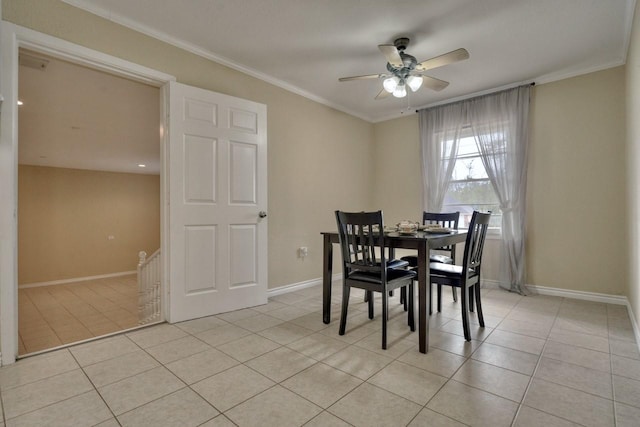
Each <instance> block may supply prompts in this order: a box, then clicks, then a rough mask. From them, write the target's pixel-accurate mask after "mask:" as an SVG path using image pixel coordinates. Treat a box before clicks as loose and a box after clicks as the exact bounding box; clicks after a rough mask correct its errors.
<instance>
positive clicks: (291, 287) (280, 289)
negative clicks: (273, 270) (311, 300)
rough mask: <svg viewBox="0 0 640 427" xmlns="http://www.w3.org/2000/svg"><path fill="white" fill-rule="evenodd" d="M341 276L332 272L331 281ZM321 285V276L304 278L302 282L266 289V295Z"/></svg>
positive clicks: (286, 292)
mask: <svg viewBox="0 0 640 427" xmlns="http://www.w3.org/2000/svg"><path fill="white" fill-rule="evenodd" d="M341 278H342V273H338V274H334V275H333V277H332V278H331V283H333V282H335V281H338V280H340V279H341ZM317 285H322V278H319V279H311V280H305V281H304V282H298V283H292V284H291V285H284V286H279V287H277V288H273V289H269V290H268V291H267V297H268V298H271V297H275V296H277V295H282V294H288V293H289V292H295V291H299V290H302V289H306V288H311V287H313V286H317Z"/></svg>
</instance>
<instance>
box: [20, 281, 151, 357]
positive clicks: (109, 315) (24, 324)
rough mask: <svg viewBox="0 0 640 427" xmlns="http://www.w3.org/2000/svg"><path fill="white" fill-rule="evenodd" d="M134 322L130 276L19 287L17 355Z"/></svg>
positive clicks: (134, 291)
mask: <svg viewBox="0 0 640 427" xmlns="http://www.w3.org/2000/svg"><path fill="white" fill-rule="evenodd" d="M135 326H138V285H137V279H136V275H135V274H132V275H126V276H118V277H110V278H104V279H96V280H88V281H82V282H74V283H68V284H63V285H53V286H39V287H34V288H22V289H19V290H18V338H19V348H18V354H20V355H23V354H28V353H33V352H38V351H41V350H46V349H49V348H53V347H57V346H60V345H63V344H69V343H74V342H77V341H82V340H86V339H88V338H93V337H98V336H101V335H107V334H110V333H114V332H118V331H123V330H125V329H129V328H133V327H135Z"/></svg>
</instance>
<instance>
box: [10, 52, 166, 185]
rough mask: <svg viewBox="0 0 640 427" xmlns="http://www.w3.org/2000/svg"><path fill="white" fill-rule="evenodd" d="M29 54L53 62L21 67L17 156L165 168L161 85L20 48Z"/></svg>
mask: <svg viewBox="0 0 640 427" xmlns="http://www.w3.org/2000/svg"><path fill="white" fill-rule="evenodd" d="M28 58H35V59H36V61H35V62H38V61H39V60H40V59H43V60H44V61H48V62H47V63H46V68H45V69H39V68H33V67H30V66H25V65H20V67H19V70H18V99H19V100H21V101H22V102H23V103H24V104H23V105H22V106H20V107H18V135H19V144H18V162H19V163H20V164H23V165H37V166H51V167H60V168H71V169H88V170H100V171H111V172H129V173H142V174H159V173H160V91H159V89H158V88H156V87H151V86H148V85H145V84H143V83H138V82H134V81H131V80H127V79H124V78H121V77H116V76H114V75H111V74H107V73H103V72H100V71H96V70H92V69H89V68H85V67H83V66H80V65H76V64H72V63H69V62H65V61H61V60H57V59H55V58H51V57H49V56H46V55H43V54H40V53H34V52H29V51H26V50H24V49H21V50H20V61H21V63H24V61H25V59H27V61H28ZM43 63H44V62H43ZM138 164H144V165H146V167H145V168H140V167H138Z"/></svg>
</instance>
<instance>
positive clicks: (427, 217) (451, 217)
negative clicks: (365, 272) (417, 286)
mask: <svg viewBox="0 0 640 427" xmlns="http://www.w3.org/2000/svg"><path fill="white" fill-rule="evenodd" d="M459 220H460V212H446V213H435V212H422V224H423V225H430V224H435V225H439V226H440V227H444V228H451V229H453V230H457V229H458V221H459ZM437 250H438V251H441V252H447V254H446V255H444V254H441V253H440V254H431V255H429V262H441V263H444V264H454V263H455V262H456V245H450V246H443V247H441V248H437ZM400 260H401V261H405V262H407V263H408V264H409V267H417V266H418V257H417V256H416V255H407V256H403V257H402V258H400ZM451 293H452V294H453V301H455V302H457V301H458V292H457V291H456V288H451ZM429 295H431V287H429ZM405 296H406V292H405V290H404V289H403V290H401V291H400V303H404V305H405V311H406V310H407V303H406V298H405ZM431 312H432V304H431V298H429V314H431Z"/></svg>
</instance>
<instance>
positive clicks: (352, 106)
mask: <svg viewBox="0 0 640 427" xmlns="http://www.w3.org/2000/svg"><path fill="white" fill-rule="evenodd" d="M64 1H66V2H67V3H70V4H72V5H75V6H78V7H81V8H85V9H87V10H89V11H91V12H93V13H96V14H98V15H101V16H103V17H105V18H107V19H111V20H113V21H115V22H118V23H120V24H123V25H126V26H129V27H131V28H134V29H136V30H139V31H142V32H144V33H146V34H150V35H152V36H154V37H158V38H161V39H163V40H166V41H168V42H170V43H173V44H175V45H177V46H180V47H183V48H186V49H188V50H191V51H193V52H196V53H199V54H201V55H204V56H206V57H209V58H211V59H214V60H216V61H218V62H221V63H223V64H225V65H228V66H230V67H233V68H236V69H238V70H242V71H244V72H246V73H249V74H251V75H253V76H257V77H259V78H262V79H264V80H266V81H269V82H271V83H274V84H276V85H278V86H281V87H284V88H286V89H289V90H292V91H294V92H296V93H299V94H302V95H304V96H307V97H309V98H311V99H314V100H316V101H319V102H322V103H324V104H327V105H330V106H333V107H335V108H337V109H339V110H342V111H345V112H348V113H351V114H353V115H356V116H358V117H361V118H363V119H366V120H369V121H372V122H377V121H381V120H385V119H388V118H392V117H397V116H399V115H400V114H401V113H403V112H404V111H407V110H415V109H416V108H419V107H424V106H429V105H434V104H437V103H442V102H444V101H447V100H453V99H457V98H461V97H465V96H468V95H470V94H479V93H483V92H486V91H490V90H492V89H497V88H502V87H508V86H513V85H516V84H518V83H525V82H532V81H535V82H536V83H544V82H549V81H553V80H557V79H561V78H565V77H570V76H574V75H579V74H583V73H587V72H591V71H596V70H600V69H605V68H609V67H612V66H616V65H622V64H624V62H625V59H626V53H627V45H628V38H629V33H630V29H631V22H632V18H633V10H634V7H635V0H446V1H443V0H368V1H364V0H315V1H311V0H308V1H303V0H181V1H178V0H136V1H131V0H64ZM399 36H408V37H410V38H411V44H410V45H409V47H408V49H407V53H410V54H412V55H413V56H415V57H416V58H417V60H418V61H422V60H425V59H428V58H431V57H433V56H437V55H440V54H442V53H445V52H449V51H451V50H454V49H457V48H460V47H464V48H466V49H467V50H468V51H469V53H470V59H468V60H466V61H463V62H459V63H456V64H452V65H448V66H445V67H442V68H438V69H435V70H432V72H430V73H429V74H430V75H432V76H433V77H437V78H439V79H443V80H447V81H449V82H450V83H451V84H450V85H449V86H448V87H447V88H446V89H444V90H443V91H441V92H433V91H430V90H429V89H424V88H423V89H421V90H420V91H419V92H417V93H415V94H412V95H411V96H410V97H409V98H408V99H407V98H404V99H395V98H393V97H389V98H386V99H383V100H377V101H376V100H374V97H375V96H376V94H377V93H378V92H379V91H380V89H381V82H380V81H377V80H366V81H351V82H342V83H340V82H338V78H339V77H343V76H352V75H361V74H372V73H382V72H385V71H386V69H385V65H386V61H385V59H384V57H383V56H382V54H381V53H380V52H379V50H378V48H377V45H378V44H386V43H393V40H394V39H395V38H397V37H399Z"/></svg>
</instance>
